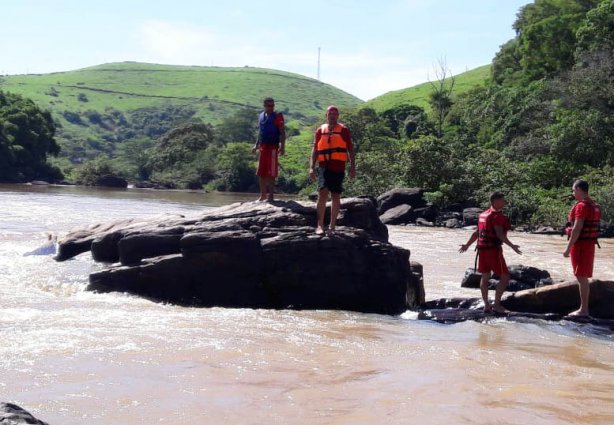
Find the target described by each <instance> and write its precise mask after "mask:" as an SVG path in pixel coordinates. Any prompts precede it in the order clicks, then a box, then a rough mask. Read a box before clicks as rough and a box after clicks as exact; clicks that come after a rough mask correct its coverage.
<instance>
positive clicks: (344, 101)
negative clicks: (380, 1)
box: [0, 62, 363, 167]
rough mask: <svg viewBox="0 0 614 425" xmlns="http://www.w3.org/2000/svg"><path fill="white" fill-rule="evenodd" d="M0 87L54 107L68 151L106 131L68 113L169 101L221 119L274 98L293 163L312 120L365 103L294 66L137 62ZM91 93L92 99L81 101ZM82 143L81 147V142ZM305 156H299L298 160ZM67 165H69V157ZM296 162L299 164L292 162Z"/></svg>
mask: <svg viewBox="0 0 614 425" xmlns="http://www.w3.org/2000/svg"><path fill="white" fill-rule="evenodd" d="M0 89H2V90H4V91H9V92H13V93H18V94H21V95H23V96H25V97H28V98H31V99H33V100H34V101H35V102H36V103H37V104H38V105H39V106H41V107H42V108H44V109H48V110H50V111H51V112H52V115H53V117H54V119H55V120H56V121H57V122H58V124H59V125H60V128H59V131H58V135H57V139H58V142H59V143H60V146H62V150H63V152H65V153H66V154H69V153H70V152H71V151H72V150H74V149H83V150H85V151H87V152H89V153H88V155H89V156H90V157H91V156H92V155H95V150H92V149H96V148H95V147H94V148H92V145H96V143H97V142H95V141H96V140H101V138H102V137H104V136H105V134H107V135H108V134H112V132H107V133H105V132H104V131H102V130H101V129H100V128H99V127H97V126H96V125H93V124H91V123H90V122H88V121H87V119H84V120H83V124H84V125H77V124H72V123H70V122H68V121H67V120H66V119H65V118H64V116H63V113H64V112H65V111H70V112H77V113H83V112H84V111H87V110H95V111H98V112H100V113H103V112H104V111H105V110H106V109H107V108H110V107H112V108H114V109H115V110H119V111H121V112H122V113H124V114H125V115H126V116H128V114H129V113H130V112H132V111H135V110H139V109H143V108H161V107H164V106H167V105H172V106H190V107H192V108H195V109H196V110H197V113H196V116H198V117H200V118H201V119H202V120H203V121H204V122H207V123H211V124H214V125H215V124H216V123H218V122H220V120H222V119H223V118H225V117H228V116H231V115H233V113H234V112H235V111H236V110H237V109H238V108H244V107H250V108H255V109H260V107H261V104H262V99H263V98H264V97H266V96H273V97H274V98H275V100H276V103H277V109H278V110H279V111H283V112H284V114H285V115H286V119H287V121H288V122H289V124H290V123H291V122H292V121H294V124H293V125H294V127H296V128H299V129H300V131H301V135H300V136H297V137H295V138H293V139H296V141H295V142H294V143H288V148H289V149H288V151H289V152H288V154H289V155H288V158H287V159H285V161H284V162H286V163H288V165H289V166H290V165H291V164H290V163H292V162H295V161H298V159H299V158H298V157H302V156H305V155H308V151H309V149H310V145H309V143H307V142H306V141H307V140H308V139H309V138H310V137H311V136H310V133H311V127H312V126H311V125H310V124H312V123H313V122H316V121H322V120H323V119H324V110H325V108H326V107H327V106H328V105H329V104H331V103H335V104H337V105H339V106H340V107H343V108H351V107H356V106H359V105H361V104H363V101H362V100H360V99H358V98H356V97H354V96H352V95H350V94H348V93H346V92H343V91H341V90H339V89H337V88H335V87H333V86H330V85H328V84H324V83H322V82H320V81H318V80H315V79H312V78H307V77H304V76H301V75H298V74H292V73H289V72H283V71H277V70H271V69H263V68H248V67H244V68H220V67H190V66H174V65H156V64H144V63H135V62H124V63H110V64H103V65H98V66H94V67H90V68H85V69H80V70H76V71H69V72H60V73H52V74H42V75H16V76H7V77H4V78H0ZM79 95H85V96H86V98H87V101H86V102H84V101H80V100H79ZM81 147H83V148H81ZM299 162H300V161H299ZM63 163H64V165H67V163H66V162H65V161H64V162H63ZM293 165H294V166H295V167H296V164H293Z"/></svg>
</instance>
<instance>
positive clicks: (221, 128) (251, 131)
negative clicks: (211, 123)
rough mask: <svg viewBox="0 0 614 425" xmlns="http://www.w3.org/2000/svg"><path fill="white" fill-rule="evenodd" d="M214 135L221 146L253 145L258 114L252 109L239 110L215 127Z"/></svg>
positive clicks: (256, 135) (256, 131) (256, 130)
mask: <svg viewBox="0 0 614 425" xmlns="http://www.w3.org/2000/svg"><path fill="white" fill-rule="evenodd" d="M215 134H216V136H217V138H218V140H219V142H220V143H221V144H226V143H240V142H245V143H254V142H255V141H256V138H257V137H258V112H257V111H256V110H255V109H252V108H242V109H239V110H238V111H237V112H235V113H234V114H233V115H232V116H230V117H228V118H225V119H224V120H222V122H221V123H219V124H218V125H217V126H216V127H215Z"/></svg>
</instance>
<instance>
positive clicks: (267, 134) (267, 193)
mask: <svg viewBox="0 0 614 425" xmlns="http://www.w3.org/2000/svg"><path fill="white" fill-rule="evenodd" d="M285 144H286V128H285V125H284V116H283V115H282V114H281V112H275V100H273V98H272V97H267V98H266V99H264V111H262V112H261V113H260V115H259V116H258V140H257V141H256V144H255V145H254V147H253V148H252V152H253V153H255V152H256V149H258V150H259V151H260V158H259V160H258V171H257V172H256V175H257V176H258V183H259V185H260V198H259V199H258V201H267V200H268V201H269V202H272V201H273V195H274V192H275V178H276V177H277V175H278V174H279V160H278V155H282V156H283V155H284V154H285Z"/></svg>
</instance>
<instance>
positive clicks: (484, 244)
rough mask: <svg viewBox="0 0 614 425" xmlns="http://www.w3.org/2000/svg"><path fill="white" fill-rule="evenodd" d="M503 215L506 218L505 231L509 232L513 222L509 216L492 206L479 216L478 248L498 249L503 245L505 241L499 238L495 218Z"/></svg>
mask: <svg viewBox="0 0 614 425" xmlns="http://www.w3.org/2000/svg"><path fill="white" fill-rule="evenodd" d="M498 216H502V217H503V218H504V219H505V226H504V227H503V231H504V232H507V231H508V230H510V229H511V227H512V226H511V224H510V222H509V220H508V219H507V217H505V216H504V215H503V213H502V212H501V211H496V210H494V209H492V208H489V209H487V210H486V211H484V212H483V213H482V214H480V217H479V218H478V245H477V246H478V250H484V249H498V248H500V247H501V245H503V241H501V239H499V237H498V236H497V233H496V232H495V225H494V224H493V222H494V218H495V217H498Z"/></svg>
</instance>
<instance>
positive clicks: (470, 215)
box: [463, 207, 484, 226]
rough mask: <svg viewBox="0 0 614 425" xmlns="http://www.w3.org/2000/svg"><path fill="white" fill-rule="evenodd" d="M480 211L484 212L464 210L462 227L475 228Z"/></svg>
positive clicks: (474, 209)
mask: <svg viewBox="0 0 614 425" xmlns="http://www.w3.org/2000/svg"><path fill="white" fill-rule="evenodd" d="M482 211H484V208H476V207H471V208H465V209H464V210H463V226H476V225H477V224H478V218H479V217H480V214H481V213H482Z"/></svg>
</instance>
